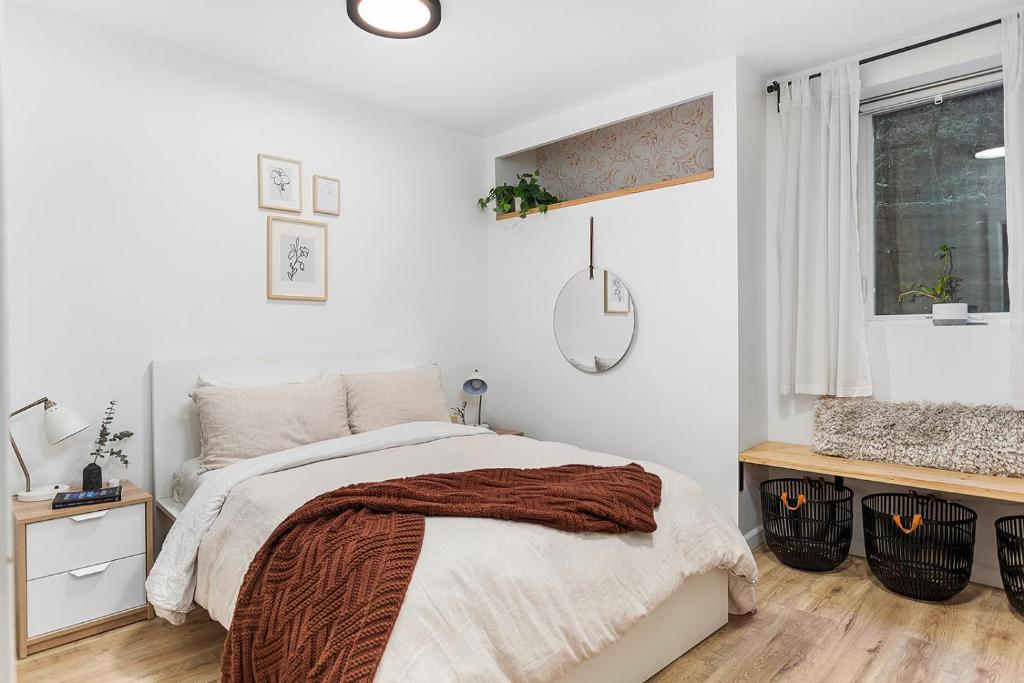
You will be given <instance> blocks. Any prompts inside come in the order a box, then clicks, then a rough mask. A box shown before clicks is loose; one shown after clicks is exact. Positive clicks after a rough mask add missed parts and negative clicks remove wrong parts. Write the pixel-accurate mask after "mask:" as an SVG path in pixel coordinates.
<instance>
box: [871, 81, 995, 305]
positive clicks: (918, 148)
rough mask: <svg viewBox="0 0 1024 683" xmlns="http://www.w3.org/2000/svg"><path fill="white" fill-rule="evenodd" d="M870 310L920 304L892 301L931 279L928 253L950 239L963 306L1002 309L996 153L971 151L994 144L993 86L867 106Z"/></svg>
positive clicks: (933, 262) (932, 261)
mask: <svg viewBox="0 0 1024 683" xmlns="http://www.w3.org/2000/svg"><path fill="white" fill-rule="evenodd" d="M874 130H875V138H874V151H875V188H874V190H875V313H876V314H878V315H886V314H894V313H903V314H906V313H929V312H931V303H932V302H931V301H930V300H928V299H925V298H918V299H917V300H916V301H910V300H905V301H904V302H903V303H900V302H899V301H898V298H897V297H898V295H899V293H900V292H901V291H905V290H907V289H909V288H910V287H911V286H912V285H914V284H915V283H921V284H925V285H928V286H931V285H934V284H935V281H936V280H937V279H938V277H939V275H940V274H941V266H942V264H941V262H940V261H939V259H938V258H936V256H935V254H936V252H938V250H939V247H940V246H941V245H943V244H948V245H949V246H951V247H954V251H953V266H954V274H956V275H959V276H960V277H962V278H963V279H964V281H963V283H962V284H961V286H960V300H961V301H963V302H966V303H967V304H969V305H970V310H971V311H980V312H994V311H1007V310H1009V295H1008V291H1007V287H1006V181H1005V179H1004V175H1003V173H1004V163H1003V159H1001V158H997V159H976V158H975V156H974V155H975V154H976V153H977V152H979V151H981V150H984V149H990V148H992V147H999V146H1002V144H1003V89H1002V88H1001V87H997V88H993V89H990V90H984V91H981V92H977V93H973V94H970V95H963V96H960V97H950V98H947V99H946V100H945V101H944V102H943V103H942V104H938V105H936V104H931V103H929V104H925V105H919V106H914V107H910V108H907V109H901V110H899V111H894V112H889V113H884V114H876V115H875V116H874Z"/></svg>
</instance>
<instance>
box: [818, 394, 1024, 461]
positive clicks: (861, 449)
mask: <svg viewBox="0 0 1024 683" xmlns="http://www.w3.org/2000/svg"><path fill="white" fill-rule="evenodd" d="M814 450H815V451H817V452H818V453H824V454H826V455H838V456H842V457H844V458H850V459H853V460H875V461H880V462H892V463H898V464H900V465H916V466H919V467H936V468H939V469H944V470H954V471H957V472H972V473H975V474H994V475H1003V476H1010V477H1024V412H1021V411H1017V410H1014V409H1013V408H1011V407H1009V406H1006V407H1003V406H966V405H962V404H959V403H947V404H943V403H917V402H908V403H889V402H886V401H876V400H874V399H869V398H821V399H818V404H817V406H816V408H815V414H814Z"/></svg>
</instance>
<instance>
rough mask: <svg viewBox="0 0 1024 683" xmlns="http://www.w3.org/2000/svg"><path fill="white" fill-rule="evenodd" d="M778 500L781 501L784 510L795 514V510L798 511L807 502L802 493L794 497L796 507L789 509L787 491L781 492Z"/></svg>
mask: <svg viewBox="0 0 1024 683" xmlns="http://www.w3.org/2000/svg"><path fill="white" fill-rule="evenodd" d="M779 498H781V499H782V504H783V505H785V506H786V509H787V510H789V511H790V512H796V511H797V510H799V509H800V508H802V507H803V506H804V503H806V502H807V496H805V495H804V494H802V493H801V494H800V495H798V496H797V497H796V505H794V506H792V507H790V505H789V492H788V491H783V492H782V495H781V496H779Z"/></svg>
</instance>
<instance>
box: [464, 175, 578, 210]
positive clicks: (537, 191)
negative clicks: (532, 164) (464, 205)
mask: <svg viewBox="0 0 1024 683" xmlns="http://www.w3.org/2000/svg"><path fill="white" fill-rule="evenodd" d="M539 179H540V171H539V170H537V171H534V172H533V173H517V174H516V184H515V185H509V184H508V183H503V184H501V185H498V186H497V187H492V188H491V191H490V192H489V193H487V196H486V197H481V198H480V199H478V200H477V204H479V205H480V209H481V210H483V209H486V208H487V205H488V204H490V203H491V202H494V213H496V214H499V215H500V214H503V213H512V212H513V211H515V208H516V203H515V200H516V198H517V197H518V198H519V200H520V202H521V203H520V205H519V217H520V218H526V214H527V212H528V211H529V210H530V209H537V210H538V211H540V212H541V213H547V211H548V205H550V204H555V203H557V202H560V201H562V200H560V199H559V198H558V197H556V196H555V195H553V194H551V193H550V192H548V191H547V190H545V189H544V188H543V187H541V186H540V183H539V182H538V180H539Z"/></svg>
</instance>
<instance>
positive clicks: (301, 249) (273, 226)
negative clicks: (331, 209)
mask: <svg viewBox="0 0 1024 683" xmlns="http://www.w3.org/2000/svg"><path fill="white" fill-rule="evenodd" d="M267 298H268V299H291V300H296V301H327V224H326V223H317V222H316V221H304V220H302V219H301V218H291V217H288V216H267Z"/></svg>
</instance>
